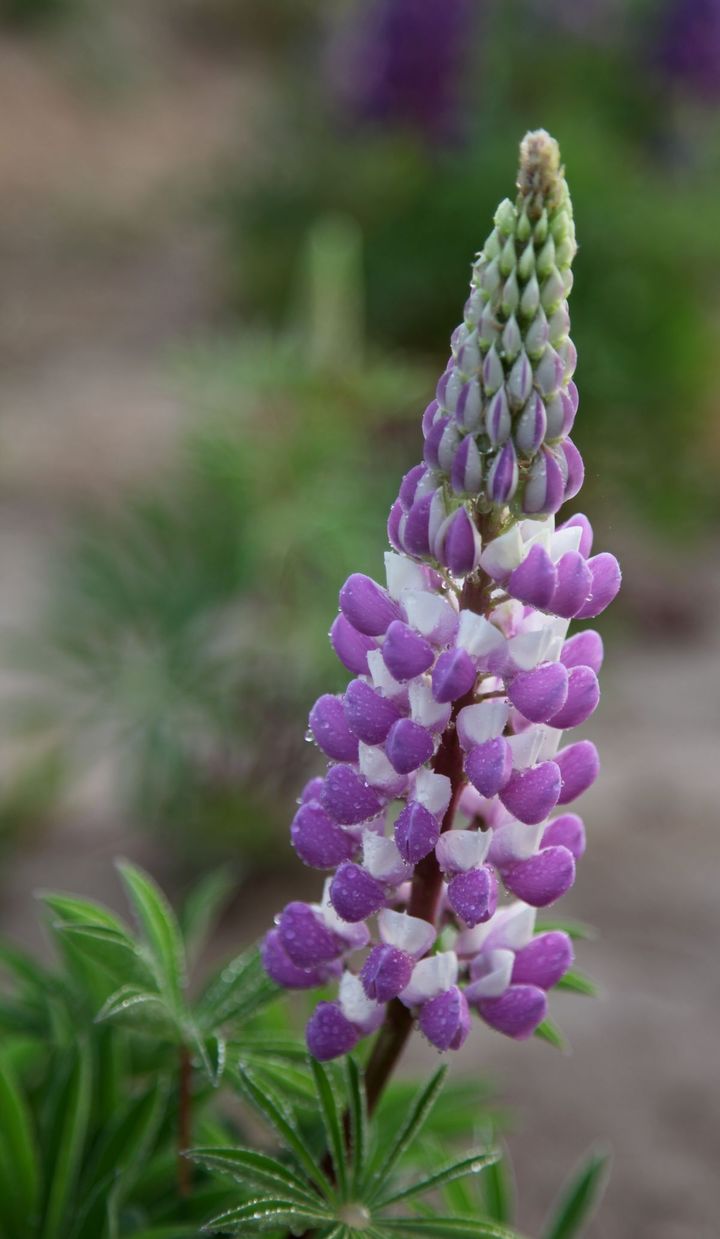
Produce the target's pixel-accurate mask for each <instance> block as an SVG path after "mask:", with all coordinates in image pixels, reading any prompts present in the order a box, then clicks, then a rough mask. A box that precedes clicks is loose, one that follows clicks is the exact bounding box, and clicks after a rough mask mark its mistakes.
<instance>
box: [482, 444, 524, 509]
mask: <svg viewBox="0 0 720 1239" xmlns="http://www.w3.org/2000/svg"><path fill="white" fill-rule="evenodd" d="M518 477H519V473H518V463H517V456H516V455H515V447H514V446H513V443H512V440H508V442H507V443H506V444H504V446H503V447H501V448H500V451H499V452H497V453H496V455H495V458H494V460H493V462H492V465H491V466H490V472H489V474H488V480H487V488H488V495H489V496H490V498H491V500H492V502H493V503H497V504H500V503H507V502H508V500H509V499H512V497H513V495H514V494H515V491H516V490H517V484H518Z"/></svg>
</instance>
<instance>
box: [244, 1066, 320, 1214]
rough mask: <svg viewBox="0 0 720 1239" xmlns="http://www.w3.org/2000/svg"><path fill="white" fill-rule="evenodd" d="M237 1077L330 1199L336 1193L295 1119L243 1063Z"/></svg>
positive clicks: (249, 1097) (263, 1114)
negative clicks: (317, 1162) (318, 1164)
mask: <svg viewBox="0 0 720 1239" xmlns="http://www.w3.org/2000/svg"><path fill="white" fill-rule="evenodd" d="M237 1077H238V1081H239V1084H240V1087H241V1089H242V1092H243V1094H244V1095H245V1097H246V1098H247V1100H248V1101H249V1102H250V1104H251V1105H252V1107H253V1109H255V1110H256V1111H257V1113H258V1114H260V1115H262V1117H263V1118H264V1119H265V1120H266V1121H267V1122H268V1123H269V1124H270V1126H271V1127H273V1128H274V1129H275V1131H276V1133H277V1135H278V1136H279V1137H280V1139H281V1140H282V1141H283V1143H284V1144H285V1146H286V1147H287V1149H288V1150H289V1152H291V1153H292V1154H293V1155H294V1157H295V1158H296V1160H297V1161H298V1162H299V1164H300V1165H301V1166H302V1168H303V1170H304V1171H305V1173H306V1175H307V1176H308V1178H309V1179H310V1180H311V1181H312V1182H313V1183H314V1184H315V1185H316V1186H317V1187H318V1188H319V1189H320V1192H321V1193H322V1195H323V1196H324V1197H325V1199H326V1200H327V1199H332V1198H333V1197H334V1194H335V1193H334V1191H333V1188H332V1185H331V1184H330V1183H329V1181H328V1179H327V1176H326V1175H325V1174H323V1172H322V1170H321V1169H320V1168H319V1166H317V1165H316V1162H315V1159H314V1157H313V1156H312V1154H311V1153H310V1150H309V1149H308V1147H307V1143H306V1141H305V1139H304V1138H303V1136H302V1135H301V1134H300V1132H299V1131H298V1129H297V1127H296V1125H295V1122H294V1120H293V1119H292V1118H291V1116H290V1114H289V1113H288V1111H287V1110H286V1109H285V1107H284V1106H283V1104H282V1102H281V1101H280V1100H279V1099H278V1098H277V1097H276V1096H275V1094H274V1093H273V1092H272V1091H271V1090H270V1089H269V1088H268V1087H267V1085H265V1084H264V1085H263V1086H262V1087H261V1086H260V1085H259V1084H258V1081H257V1080H256V1079H255V1077H254V1075H253V1074H252V1073H251V1072H250V1071H248V1069H247V1067H246V1066H244V1065H242V1064H241V1066H240V1067H239V1068H238V1072H237Z"/></svg>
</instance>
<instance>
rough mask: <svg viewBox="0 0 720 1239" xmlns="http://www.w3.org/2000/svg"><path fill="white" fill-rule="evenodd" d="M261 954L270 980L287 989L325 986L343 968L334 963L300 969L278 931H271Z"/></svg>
mask: <svg viewBox="0 0 720 1239" xmlns="http://www.w3.org/2000/svg"><path fill="white" fill-rule="evenodd" d="M260 954H261V956H262V962H263V968H264V969H265V971H266V973H267V974H268V976H269V977H270V980H271V981H274V982H275V984H276V985H282V986H283V987H284V988H285V989H316V988H317V986H318V985H324V984H325V982H326V981H327V980H329V979H330V977H331V976H333V975H337V973H338V972H339V971H340V970H341V967H342V965H341V964H339V963H335V962H334V961H333V962H330V963H328V964H321V965H319V966H318V967H316V968H299V967H298V965H297V964H294V963H293V961H292V960H291V958H290V956H289V955H288V953H287V951H286V950H285V948H284V946H283V944H282V939H281V937H280V931H279V930H278V929H271V930H270V932H269V933H268V934H266V935H265V939H264V941H263V944H262V946H261V948H260Z"/></svg>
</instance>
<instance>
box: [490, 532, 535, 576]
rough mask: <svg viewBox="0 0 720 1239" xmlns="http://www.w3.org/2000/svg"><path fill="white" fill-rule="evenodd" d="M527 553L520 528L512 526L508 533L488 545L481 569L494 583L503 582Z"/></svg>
mask: <svg viewBox="0 0 720 1239" xmlns="http://www.w3.org/2000/svg"><path fill="white" fill-rule="evenodd" d="M526 553H527V552H526V549H525V546H524V545H523V540H522V535H521V533H520V527H519V526H518V525H512V526H511V527H510V529H508V531H507V533H503V534H501V535H500V537H499V538H493V540H492V542H488V543H487V545H486V547H485V550H484V551H483V553H482V555H481V556H480V567H481V568H484V570H485V572H487V574H488V576H491V577H492V578H493V580H494V581H502V580H504V579H505V578H506V577H508V576H509V575H510V573H511V572H512V571H513V569H514V568H517V567H518V566H519V565H520V564H521V563H522V561H523V559H524V558H525V555H526Z"/></svg>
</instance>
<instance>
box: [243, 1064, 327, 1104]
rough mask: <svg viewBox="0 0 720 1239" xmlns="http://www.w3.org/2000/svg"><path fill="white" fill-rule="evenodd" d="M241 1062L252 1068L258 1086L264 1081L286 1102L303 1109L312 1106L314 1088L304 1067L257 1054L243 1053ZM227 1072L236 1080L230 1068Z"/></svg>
mask: <svg viewBox="0 0 720 1239" xmlns="http://www.w3.org/2000/svg"><path fill="white" fill-rule="evenodd" d="M242 1061H243V1063H244V1064H245V1065H246V1066H248V1067H250V1068H252V1071H253V1073H254V1075H255V1078H256V1079H257V1080H258V1082H259V1083H260V1084H262V1082H263V1081H264V1080H266V1081H268V1082H269V1083H270V1086H271V1087H274V1088H276V1089H277V1090H278V1091H279V1093H280V1095H281V1096H282V1097H285V1098H286V1099H287V1100H288V1101H292V1102H293V1103H296V1104H297V1105H299V1106H304V1107H307V1106H311V1107H313V1106H314V1103H315V1087H314V1084H313V1081H312V1077H311V1075H310V1072H309V1071H308V1070H307V1069H306V1067H305V1066H303V1067H299V1066H296V1064H295V1063H287V1062H283V1061H282V1060H280V1059H274V1058H266V1057H265V1056H264V1055H262V1054H257V1053H254V1054H245V1053H243V1055H242ZM305 1062H307V1051H306V1053H305ZM227 1071H228V1075H229V1076H230V1077H231V1078H233V1079H235V1080H237V1076H236V1074H235V1073H234V1072H233V1069H232V1068H231V1067H229V1068H228V1069H227Z"/></svg>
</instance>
